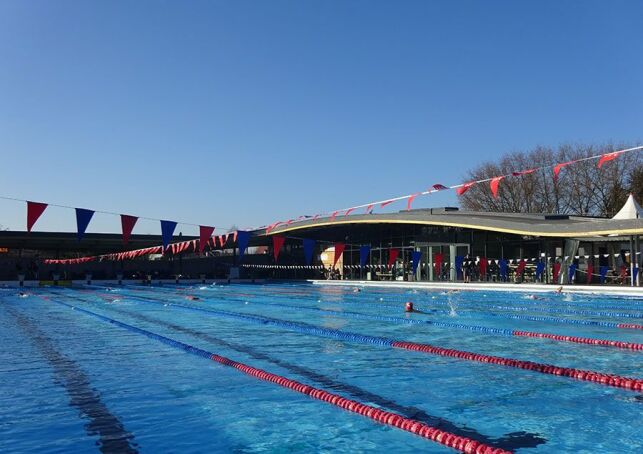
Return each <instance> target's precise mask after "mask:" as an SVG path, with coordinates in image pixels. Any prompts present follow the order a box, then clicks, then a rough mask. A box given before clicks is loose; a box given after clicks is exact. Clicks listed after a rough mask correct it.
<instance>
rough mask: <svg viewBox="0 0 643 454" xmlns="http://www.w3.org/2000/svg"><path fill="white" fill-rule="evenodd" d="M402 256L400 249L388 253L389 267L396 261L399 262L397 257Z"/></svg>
mask: <svg viewBox="0 0 643 454" xmlns="http://www.w3.org/2000/svg"><path fill="white" fill-rule="evenodd" d="M399 254H400V250H399V249H391V250H390V251H389V253H388V264H387V265H388V267H389V268H390V267H391V266H392V265H393V264H394V263H395V261H396V260H397V256H398V255H399Z"/></svg>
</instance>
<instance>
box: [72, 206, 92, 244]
mask: <svg viewBox="0 0 643 454" xmlns="http://www.w3.org/2000/svg"><path fill="white" fill-rule="evenodd" d="M93 215H94V212H93V211H92V210H86V209H84V208H76V227H77V229H78V233H77V236H78V241H80V240H82V239H83V236H84V235H85V230H87V226H88V225H89V221H91V220H92V216H93Z"/></svg>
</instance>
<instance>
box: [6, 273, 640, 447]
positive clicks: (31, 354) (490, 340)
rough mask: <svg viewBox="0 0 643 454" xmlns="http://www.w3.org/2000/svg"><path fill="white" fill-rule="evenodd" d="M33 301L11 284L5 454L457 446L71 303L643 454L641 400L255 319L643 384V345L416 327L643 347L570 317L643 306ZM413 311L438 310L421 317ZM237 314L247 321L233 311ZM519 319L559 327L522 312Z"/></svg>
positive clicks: (264, 291)
mask: <svg viewBox="0 0 643 454" xmlns="http://www.w3.org/2000/svg"><path fill="white" fill-rule="evenodd" d="M29 292H30V295H29V296H28V297H27V298H20V297H19V296H18V295H17V291H16V290H15V289H0V345H2V348H1V349H0V452H3V453H6V452H20V453H23V452H39V453H42V452H97V451H102V452H137V451H138V452H181V453H186V452H187V453H190V452H235V453H236V452H238V453H250V452H270V453H272V452H275V453H285V452H383V451H385V450H394V451H395V452H396V453H404V452H417V451H418V450H422V451H423V452H436V453H439V452H453V451H452V450H451V449H450V448H446V447H443V446H441V445H438V444H436V443H434V442H431V441H429V440H426V439H423V438H420V437H418V436H416V435H413V434H411V433H408V432H404V431H401V430H399V429H397V428H394V427H390V426H385V425H382V424H378V423H376V422H373V421H371V420H370V419H367V418H365V417H362V416H360V415H357V414H354V413H349V412H347V411H345V410H342V409H340V408H337V407H334V406H332V405H329V404H327V403H324V402H320V401H317V400H314V399H312V398H310V397H308V396H305V395H302V394H299V393H296V392H293V391H291V390H289V389H285V388H282V387H280V386H276V385H275V384H272V383H267V382H263V381H260V380H257V379H256V378H253V377H250V376H247V375H245V374H242V373H241V372H239V371H237V370H235V369H232V368H229V367H224V366H221V365H219V364H217V363H215V362H212V361H208V360H206V359H203V358H200V357H198V356H194V355H190V354H187V353H186V352H184V351H182V350H180V349H176V348H172V347H171V346H168V345H165V344H162V343H160V342H158V341H157V340H154V339H150V338H149V337H146V336H144V335H142V334H140V333H137V332H133V331H130V330H126V329H123V328H122V327H119V326H117V325H114V324H110V323H107V322H105V321H103V320H100V319H98V318H96V317H93V316H91V315H88V314H86V313H83V312H82V311H78V310H73V309H72V308H70V307H68V306H65V305H61V304H58V303H61V302H62V303H66V304H68V305H72V306H75V307H77V308H81V309H84V310H88V311H91V312H93V313H95V314H100V315H103V316H105V317H108V318H110V319H114V320H117V321H120V322H123V323H126V324H128V325H132V326H135V327H138V328H142V329H144V330H147V331H151V332H153V333H156V334H159V335H162V336H166V337H169V338H171V339H174V340H177V341H180V342H184V343H186V344H189V345H192V346H195V347H198V348H201V349H204V350H207V351H209V352H213V353H216V354H219V355H222V356H225V357H228V358H231V359H233V360H235V361H239V362H243V363H246V364H248V365H251V366H253V367H257V368H261V369H264V370H267V371H269V372H272V373H276V374H280V375H283V376H285V377H288V378H291V379H295V380H298V381H300V382H302V383H306V384H309V385H311V386H314V387H317V388H320V389H324V390H326V391H329V392H333V393H336V394H340V395H342V396H344V397H347V398H350V399H353V400H357V401H359V402H361V403H364V404H369V405H373V406H376V407H379V408H382V409H385V410H388V411H392V412H395V413H398V414H401V415H403V416H406V417H409V418H413V419H416V420H419V421H422V422H426V423H428V424H430V425H433V426H436V427H439V428H441V429H442V430H446V431H448V432H452V433H455V434H457V435H461V436H466V437H469V438H473V439H475V440H478V441H480V442H484V443H486V444H489V445H492V446H495V447H500V448H504V449H508V450H514V451H516V452H519V453H550V452H551V453H559V452H586V453H596V452H613V453H627V452H632V453H634V452H641V451H643V430H642V427H643V424H642V423H643V399H642V398H641V393H637V392H633V391H628V390H623V389H618V388H612V387H608V386H602V385H599V384H595V383H589V382H584V381H578V380H573V379H570V378H566V377H556V376H552V375H545V374H539V373H535V372H531V371H527V370H521V369H514V368H509V367H503V366H499V365H493V364H485V363H478V362H471V361H465V360H461V359H456V358H450V357H441V356H435V355H429V354H425V353H419V352H412V351H406V350H400V349H392V348H390V347H387V346H381V345H369V344H363V343H357V342H351V341H346V340H344V339H337V338H335V339H333V338H328V337H320V336H315V335H311V334H310V333H302V332H298V331H296V330H292V329H286V328H285V327H284V326H281V325H280V324H279V323H274V324H265V323H257V322H248V321H247V320H245V319H244V318H243V317H239V315H252V316H260V317H268V318H270V319H277V320H281V321H290V322H297V323H300V324H301V323H304V324H308V325H314V326H315V327H323V328H326V329H333V330H340V331H342V332H350V333H359V334H363V335H369V336H378V337H384V338H388V339H395V340H402V341H413V342H419V343H428V344H431V345H435V346H440V347H446V348H452V349H458V350H465V351H470V352H476V353H481V354H487V355H497V356H503V357H510V358H515V359H521V360H529V361H536V362H540V363H547V364H554V365H557V366H564V367H574V368H579V369H586V370H593V371H596V372H606V373H613V374H618V375H622V376H626V377H635V378H643V367H642V366H643V352H641V351H630V350H622V349H615V348H608V347H596V346H587V345H581V344H573V343H565V342H556V341H552V340H546V339H533V338H522V337H511V336H505V335H498V334H489V333H483V332H478V331H472V330H471V329H464V328H462V327H454V326H449V327H445V326H436V325H428V324H408V323H404V321H403V320H405V319H406V320H418V321H422V320H432V321H435V322H447V323H449V324H454V325H467V326H478V327H487V328H499V329H518V330H527V331H534V332H543V333H553V334H563V335H573V336H582V337H592V338H598V339H610V340H619V341H627V342H635V343H643V331H641V330H631V329H617V328H613V327H608V326H600V325H582V324H569V323H564V321H565V320H578V321H598V322H613V323H616V324H618V323H635V324H641V323H643V320H642V319H641V318H640V315H641V313H642V312H643V301H641V300H639V299H634V298H627V297H607V296H597V295H588V296H580V295H553V294H552V295H549V296H542V297H541V298H542V299H539V300H528V299H525V298H524V296H522V295H521V294H518V293H501V292H497V293H496V292H486V293H485V292H460V293H457V294H445V293H444V292H437V291H434V292H429V291H424V290H417V291H414V290H400V289H385V288H365V289H362V291H361V292H360V293H354V292H353V288H352V287H339V286H323V285H320V286H315V285H308V284H269V285H240V284H234V285H223V286H221V285H217V286H163V287H143V286H131V287H119V288H111V289H110V288H105V287H100V286H91V287H90V286H88V287H84V288H77V289H62V288H55V289H53V288H42V289H35V290H30V291H29ZM188 295H192V296H196V297H198V298H199V299H198V300H192V299H187V298H186V297H187V296H188ZM409 300H411V301H413V302H414V303H415V306H416V308H418V309H420V310H422V311H424V312H426V313H424V314H404V312H403V306H404V302H405V301H409ZM179 304H180V305H181V306H182V307H177V305H179ZM191 308H193V309H204V310H200V311H197V310H192V309H191ZM298 308H309V309H310V310H299V309H298ZM312 309H323V311H318V310H312ZM552 309H555V310H556V311H552ZM223 311H227V312H228V313H233V314H236V315H235V316H234V317H229V316H226V317H222V316H221V313H223ZM332 311H334V312H332ZM341 312H344V314H342V313H341ZM596 313H600V314H601V315H596ZM516 315H520V316H527V317H532V318H533V317H536V318H539V317H543V319H539V320H540V321H535V320H527V319H524V318H522V319H520V318H519V319H517V318H511V317H513V316H516ZM376 316H383V317H380V318H381V319H378V317H376ZM400 319H401V320H400Z"/></svg>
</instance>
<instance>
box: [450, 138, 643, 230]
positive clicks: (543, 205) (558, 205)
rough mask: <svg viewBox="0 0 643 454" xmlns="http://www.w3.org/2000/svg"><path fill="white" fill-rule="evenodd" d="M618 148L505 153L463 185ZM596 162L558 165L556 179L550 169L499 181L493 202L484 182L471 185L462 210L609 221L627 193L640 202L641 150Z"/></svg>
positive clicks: (642, 195)
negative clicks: (559, 166)
mask: <svg viewBox="0 0 643 454" xmlns="http://www.w3.org/2000/svg"><path fill="white" fill-rule="evenodd" d="M629 147H630V146H627V145H623V146H620V145H619V146H618V147H615V146H613V145H601V146H596V145H563V146H560V147H559V148H557V149H552V148H546V147H537V148H535V149H533V150H531V151H526V152H513V153H508V154H506V155H504V156H503V157H501V158H500V159H499V160H498V161H497V162H486V163H483V164H482V165H480V166H478V167H476V168H474V169H473V170H471V171H469V172H468V174H467V175H466V177H465V181H474V180H482V179H485V178H493V177H496V176H499V175H508V174H511V173H512V172H518V171H521V170H527V169H533V168H536V167H544V166H554V165H556V164H560V163H565V162H569V161H574V160H576V159H581V158H585V157H589V156H594V155H599V154H604V153H609V152H612V151H617V150H622V149H625V148H629ZM597 162H598V160H597V159H591V160H587V161H582V162H577V163H573V164H570V165H569V166H566V167H564V168H563V169H562V170H561V171H560V173H559V176H558V178H557V179H555V178H554V174H553V169H552V168H551V167H548V168H545V169H542V170H538V171H536V172H534V173H531V174H528V175H521V176H517V177H513V176H512V177H508V178H505V179H504V180H502V181H501V182H500V187H499V191H498V197H496V198H494V197H493V195H492V193H491V189H490V187H489V184H488V183H483V184H476V185H473V186H472V187H471V188H470V189H469V190H468V191H467V192H465V193H464V194H462V195H461V196H460V204H461V206H462V207H463V208H465V209H470V210H475V211H493V212H513V213H554V214H574V215H583V216H607V217H611V216H614V214H616V212H618V210H619V209H620V208H621V207H622V206H623V204H624V203H625V201H626V199H627V196H628V194H629V193H630V192H631V193H633V194H634V196H635V197H636V199H637V201H639V202H643V152H641V151H633V152H629V153H623V154H621V155H620V156H619V157H618V158H616V159H614V160H612V161H610V162H607V163H605V164H603V166H602V167H601V168H600V169H599V168H598V167H597Z"/></svg>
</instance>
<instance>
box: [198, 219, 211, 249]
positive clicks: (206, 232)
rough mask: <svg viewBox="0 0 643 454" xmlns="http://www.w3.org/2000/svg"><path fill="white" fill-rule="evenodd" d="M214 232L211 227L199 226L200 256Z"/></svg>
mask: <svg viewBox="0 0 643 454" xmlns="http://www.w3.org/2000/svg"><path fill="white" fill-rule="evenodd" d="M213 232H214V227H210V226H208V225H200V226H199V254H203V250H204V249H205V245H206V244H207V243H208V241H210V237H211V236H212V233H213Z"/></svg>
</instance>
